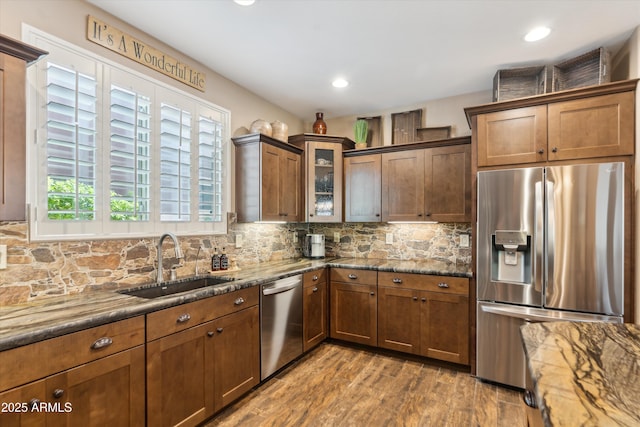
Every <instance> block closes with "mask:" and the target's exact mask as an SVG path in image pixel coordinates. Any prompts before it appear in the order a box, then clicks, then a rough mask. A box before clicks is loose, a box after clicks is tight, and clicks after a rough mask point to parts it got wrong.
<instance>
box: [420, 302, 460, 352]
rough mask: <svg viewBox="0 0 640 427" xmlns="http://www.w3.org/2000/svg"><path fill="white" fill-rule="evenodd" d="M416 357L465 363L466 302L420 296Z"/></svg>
mask: <svg viewBox="0 0 640 427" xmlns="http://www.w3.org/2000/svg"><path fill="white" fill-rule="evenodd" d="M420 301H421V305H422V310H421V311H420V325H421V331H420V334H421V339H420V344H421V350H420V354H421V355H423V356H427V357H433V358H434V359H440V360H446V361H448V362H454V363H460V364H468V363H469V298H468V297H467V296H463V295H454V294H446V293H439V292H422V293H421V295H420Z"/></svg>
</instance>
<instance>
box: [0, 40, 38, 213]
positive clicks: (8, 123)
mask: <svg viewBox="0 0 640 427" xmlns="http://www.w3.org/2000/svg"><path fill="white" fill-rule="evenodd" d="M46 54H47V52H45V51H42V50H40V49H37V48H35V47H32V46H28V45H26V44H24V43H22V42H19V41H17V40H13V39H11V38H8V37H5V36H2V35H0V221H23V220H24V219H25V218H26V215H25V212H26V193H27V190H26V139H27V135H26V125H25V120H26V100H25V78H26V75H25V74H26V66H27V63H30V62H33V61H35V60H37V59H38V58H40V57H41V56H42V55H46Z"/></svg>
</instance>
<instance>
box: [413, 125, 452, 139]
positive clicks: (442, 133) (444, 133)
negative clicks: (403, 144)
mask: <svg viewBox="0 0 640 427" xmlns="http://www.w3.org/2000/svg"><path fill="white" fill-rule="evenodd" d="M450 137H451V126H440V127H430V128H417V129H416V138H417V139H416V141H437V140H440V139H447V138H450Z"/></svg>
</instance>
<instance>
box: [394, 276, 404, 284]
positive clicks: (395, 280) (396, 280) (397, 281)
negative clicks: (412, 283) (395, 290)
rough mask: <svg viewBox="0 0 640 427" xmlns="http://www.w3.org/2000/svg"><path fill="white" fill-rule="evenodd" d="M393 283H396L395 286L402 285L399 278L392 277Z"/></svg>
mask: <svg viewBox="0 0 640 427" xmlns="http://www.w3.org/2000/svg"><path fill="white" fill-rule="evenodd" d="M393 283H396V284H398V285H399V284H400V283H402V279H400V278H398V277H394V278H393Z"/></svg>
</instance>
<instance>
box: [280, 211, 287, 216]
mask: <svg viewBox="0 0 640 427" xmlns="http://www.w3.org/2000/svg"><path fill="white" fill-rule="evenodd" d="M278 215H280V216H288V215H289V214H288V213H286V212H281V213H279V214H278Z"/></svg>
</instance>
